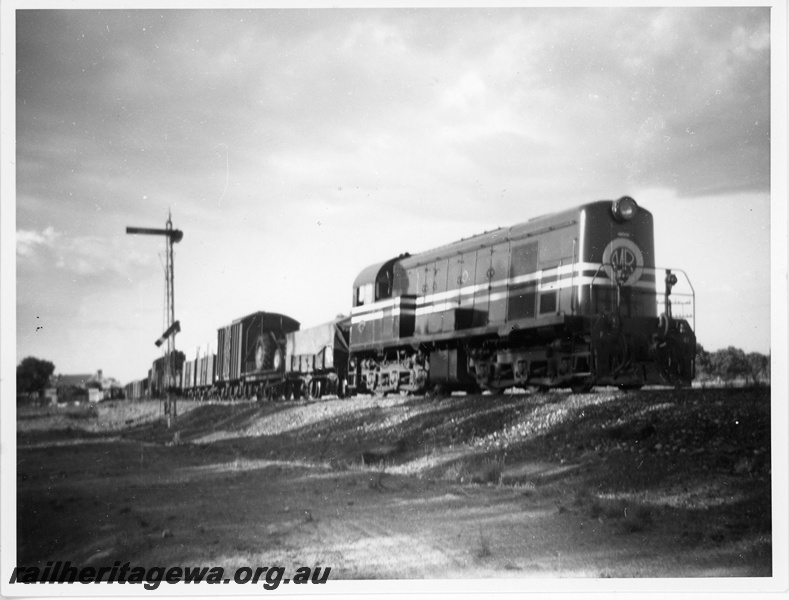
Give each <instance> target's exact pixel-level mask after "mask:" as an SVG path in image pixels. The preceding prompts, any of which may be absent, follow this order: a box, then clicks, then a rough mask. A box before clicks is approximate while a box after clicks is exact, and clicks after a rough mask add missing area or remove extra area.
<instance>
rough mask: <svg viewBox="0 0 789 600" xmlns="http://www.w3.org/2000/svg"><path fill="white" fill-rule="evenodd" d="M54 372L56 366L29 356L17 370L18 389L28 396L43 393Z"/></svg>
mask: <svg viewBox="0 0 789 600" xmlns="http://www.w3.org/2000/svg"><path fill="white" fill-rule="evenodd" d="M54 372H55V365H54V364H52V363H51V362H49V361H48V360H41V359H39V358H34V357H32V356H28V357H27V358H25V359H23V360H22V362H21V363H20V364H19V365H18V366H17V368H16V389H17V391H18V392H23V393H27V394H38V393H41V391H42V390H43V389H44V388H45V387H46V386H47V383H49V378H50V377H51V376H52V373H54Z"/></svg>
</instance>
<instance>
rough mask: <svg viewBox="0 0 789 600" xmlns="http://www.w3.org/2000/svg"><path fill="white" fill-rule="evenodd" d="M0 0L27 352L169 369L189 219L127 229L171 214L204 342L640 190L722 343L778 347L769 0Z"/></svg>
mask: <svg viewBox="0 0 789 600" xmlns="http://www.w3.org/2000/svg"><path fill="white" fill-rule="evenodd" d="M25 6H29V4H28V5H25ZM3 10H4V14H3V17H4V19H5V21H6V25H5V27H6V28H5V30H4V32H8V31H10V32H11V33H12V34H14V33H15V41H14V40H13V39H12V41H11V42H10V43H9V42H4V43H5V44H6V45H5V46H4V47H5V48H10V49H11V51H12V52H15V56H16V58H15V62H16V73H15V78H11V83H12V84H15V91H14V86H13V85H11V86H10V89H11V90H12V91H11V92H10V93H9V92H8V89H9V86H7V85H4V92H3V101H4V102H5V103H6V106H7V105H8V102H9V100H10V101H12V102H13V101H15V108H14V109H13V112H11V113H10V114H11V117H10V120H12V121H13V123H9V122H8V121H9V119H6V120H5V122H4V128H3V129H4V137H5V140H4V143H6V144H7V143H8V139H7V131H8V127H9V126H13V127H15V138H14V139H15V142H16V143H15V145H14V143H13V139H12V141H11V143H10V148H11V149H12V152H15V157H14V161H13V162H12V163H11V164H10V165H9V161H7V160H4V161H3V176H4V178H6V176H10V177H11V179H12V181H13V184H15V190H14V191H13V196H12V200H10V201H9V198H8V195H7V194H6V193H5V192H4V197H3V215H2V216H3V219H2V224H3V237H4V238H5V240H9V239H11V240H13V242H12V244H13V245H12V246H11V251H12V252H14V253H15V256H14V257H13V258H12V259H8V254H9V250H8V247H7V246H6V245H5V243H4V252H5V257H6V260H4V263H3V264H4V272H3V282H4V284H5V285H4V287H6V288H7V287H8V285H7V283H8V282H9V281H11V282H14V283H15V298H14V299H12V301H11V309H10V310H11V311H13V310H14V309H15V318H16V327H15V329H16V362H17V364H18V363H19V362H21V360H22V359H23V358H24V357H26V356H35V357H38V358H42V359H46V360H50V361H51V362H53V363H54V364H55V367H56V372H58V373H64V374H68V373H92V372H96V371H97V370H98V369H101V370H102V371H103V373H104V375H105V376H111V377H115V378H117V379H119V380H120V381H121V382H122V383H127V382H129V381H132V380H136V379H140V378H142V377H145V376H146V374H147V370H148V368H150V364H151V362H152V360H153V359H155V358H157V357H158V356H160V355H161V350H159V349H157V348H156V347H155V346H154V341H155V340H156V339H157V338H158V337H159V335H160V334H161V333H162V332H163V331H164V327H165V314H164V302H165V291H164V267H163V264H164V260H165V242H164V238H159V237H153V236H132V235H127V234H126V233H125V228H126V227H127V226H138V227H153V228H163V227H164V225H165V222H166V221H167V218H168V215H169V214H172V221H173V224H174V227H175V228H177V229H180V230H182V231H183V232H184V237H183V240H182V241H181V242H180V243H179V244H177V245H176V246H175V270H174V272H175V313H176V318H177V319H178V320H180V322H181V329H182V331H181V333H180V334H179V335H178V336H177V341H176V343H177V346H178V348H179V349H181V350H183V351H184V352H185V353H186V355H187V357H188V358H193V357H194V355H195V353H196V351H197V348H198V347H205V346H206V345H207V344H211V347H212V349H214V350H215V346H216V331H217V328H219V327H221V326H224V325H228V324H230V323H231V322H232V321H233V320H235V319H236V318H239V317H241V316H244V315H247V314H249V313H252V312H255V311H258V310H265V311H271V312H281V313H284V314H287V315H289V316H291V317H293V318H295V319H296V320H298V321H300V322H301V324H302V326H304V327H308V326H312V325H316V324H319V323H322V322H325V321H327V320H330V319H332V318H334V317H335V316H336V315H338V314H341V313H342V314H348V312H349V310H350V304H351V286H352V283H353V280H354V278H355V277H356V275H357V274H358V273H359V272H360V271H361V270H362V269H363V268H364V267H366V266H368V265H369V264H372V263H374V262H378V261H382V260H385V259H387V258H391V257H393V256H396V255H399V254H400V253H402V252H406V251H408V252H411V253H415V252H420V251H424V250H429V249H431V248H433V247H436V246H439V245H443V244H446V243H449V242H452V241H455V240H457V239H460V238H463V237H468V236H470V235H473V234H476V233H481V232H482V231H486V230H490V229H494V228H496V227H503V226H510V225H513V224H516V223H519V222H523V221H526V220H528V219H530V218H532V217H536V216H539V215H542V214H545V213H550V212H554V211H558V210H563V209H567V208H571V207H573V206H576V205H579V204H582V203H585V202H589V201H593V200H598V199H615V198H619V197H620V196H623V195H630V196H632V197H634V198H635V199H636V201H637V202H638V203H639V204H640V205H641V206H643V207H645V208H647V209H648V210H650V211H651V212H652V213H653V215H654V218H655V245H656V256H657V259H656V263H657V265H658V266H663V267H675V268H679V269H683V270H684V271H685V272H687V274H688V276H689V277H690V280H691V282H692V284H693V287H694V289H695V292H696V334H697V338H698V341H699V343H701V344H702V345H703V346H704V347H705V348H706V349H707V350H716V349H719V348H723V347H726V346H729V345H734V346H737V347H740V348H742V349H744V350H746V351H748V352H751V351H758V352H762V353H764V354H766V353H768V352H770V351H771V348H772V346H773V345H774V341H775V340H774V336H775V334H776V331H774V329H775V327H777V326H778V325H779V324H777V323H771V314H770V310H771V306H772V305H771V290H772V286H771V283H772V284H773V285H774V282H771V278H772V277H773V274H772V273H771V267H774V266H775V265H774V263H773V257H771V240H772V241H775V240H774V239H773V238H774V236H775V231H776V230H777V231H778V232H779V233H783V232H785V226H786V224H785V222H780V223H778V225H777V226H776V223H775V221H774V220H773V217H774V216H775V214H776V213H775V211H776V206H777V205H776V197H775V191H773V192H772V194H771V188H772V187H774V186H775V181H776V180H779V181H783V179H785V165H784V166H783V167H781V169H783V171H784V173H783V174H781V173H776V170H775V169H776V168H775V166H774V165H775V164H776V163H773V166H772V168H771V158H772V159H774V158H775V156H773V155H771V136H772V138H774V139H773V142H774V141H776V140H785V132H784V131H783V128H784V127H785V117H784V119H783V120H782V121H781V122H780V123H775V122H773V118H772V115H771V67H773V66H774V64H773V61H774V60H775V59H774V58H772V59H771V50H774V46H775V42H774V40H775V39H776V34H777V33H778V31H777V30H776V29H775V27H776V26H775V24H773V27H774V30H773V31H772V32H771V23H770V11H771V9H770V8H769V7H758V6H757V7H744V8H742V7H740V8H735V7H723V8H721V7H696V8H675V7H658V8H644V7H640V8H628V7H620V8H594V7H590V8H534V7H511V8H493V7H491V8H476V9H473V8H439V9H413V8H393V9H359V8H349V9H330V8H313V9H251V10H247V9H221V10H209V9H198V10H174V9H158V8H150V9H117V10H96V9H90V10H54V9H47V10H18V11H16V13H15V16H16V25H15V28H14V26H13V16H14V13H13V12H12V11H11V9H10V8H9V6H8V4H5V5H4V7H3ZM772 10H773V11H775V10H776V8H775V7H773V8H772ZM9 16H10V17H11V23H12V24H11V25H10V26H9V25H8V18H9ZM778 29H782V32H781V33H782V34H784V35H785V24H783V23H782V22H781V21H780V20H779V21H778ZM6 38H7V36H6ZM4 56H6V60H8V59H7V53H6V54H4ZM12 56H13V53H12ZM11 65H12V66H13V63H11ZM5 71H6V73H7V72H8V69H5ZM779 83H780V84H781V85H783V86H785V81H780V82H778V81H773V82H772V85H773V86H774V85H777V84H779ZM8 114H9V113H8V111H6V112H4V115H8ZM778 126H780V128H781V129H780V131H779V132H778V133H777V136H776V132H775V131H774V129H775V128H776V127H778ZM771 130H773V131H772V132H771ZM5 148H6V149H7V148H8V145H6V146H5ZM7 155H8V154H7V153H6V156H7ZM780 156H781V155H779V157H780ZM4 185H6V184H4ZM4 189H7V188H4ZM784 189H785V188H784ZM13 197H15V202H14V201H13ZM778 202H784V203H785V197H779V199H778ZM779 208H780V210H779V212H778V214H781V215H783V216H784V219H782V221H783V220H785V212H781V211H785V208H784V207H779ZM771 226H772V229H771ZM9 260H10V269H9V268H8V266H9ZM9 271H10V272H11V273H12V275H10V276H9V275H8V272H9ZM14 271H15V277H14V275H13V273H14ZM773 271H774V269H773ZM784 283H785V282H784ZM781 289H783V288H781ZM772 291H773V292H774V291H775V290H772ZM13 317H14V315H13V314H9V310H8V309H6V310H5V311H4V315H3V324H4V326H3V332H4V335H6V331H7V324H8V323H9V322H11V323H13ZM777 331H778V335H781V336H782V335H784V332H783V331H782V330H780V329H779V330H777ZM6 354H7V353H6Z"/></svg>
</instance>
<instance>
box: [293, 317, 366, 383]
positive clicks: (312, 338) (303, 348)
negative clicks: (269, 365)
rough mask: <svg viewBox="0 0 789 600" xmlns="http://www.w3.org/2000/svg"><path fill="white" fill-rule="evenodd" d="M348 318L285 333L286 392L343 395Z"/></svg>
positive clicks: (346, 375) (346, 373) (346, 362)
mask: <svg viewBox="0 0 789 600" xmlns="http://www.w3.org/2000/svg"><path fill="white" fill-rule="evenodd" d="M350 322H351V320H350V318H348V317H341V318H337V319H335V320H333V321H329V322H328V323H324V324H322V325H317V326H315V327H310V328H308V329H301V330H298V331H293V332H291V333H288V334H287V335H286V336H285V340H286V349H285V352H286V358H285V373H286V377H287V379H288V381H289V382H290V386H289V389H288V390H286V392H285V395H286V396H288V397H289V396H290V395H291V393H293V395H296V396H303V397H306V398H311V397H321V396H324V395H331V394H336V395H339V396H342V395H344V393H345V385H346V381H347V377H348V333H349V329H350ZM289 391H290V392H291V393H288V392H289Z"/></svg>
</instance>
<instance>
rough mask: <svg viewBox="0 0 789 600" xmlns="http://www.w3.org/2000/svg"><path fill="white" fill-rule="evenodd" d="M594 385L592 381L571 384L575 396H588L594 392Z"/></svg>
mask: <svg viewBox="0 0 789 600" xmlns="http://www.w3.org/2000/svg"><path fill="white" fill-rule="evenodd" d="M592 385H593V383H592V382H591V381H576V382H573V383H572V384H570V389H571V390H572V392H573V394H588V393H589V392H591V391H592Z"/></svg>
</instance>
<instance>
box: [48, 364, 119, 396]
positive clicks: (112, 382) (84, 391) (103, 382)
mask: <svg viewBox="0 0 789 600" xmlns="http://www.w3.org/2000/svg"><path fill="white" fill-rule="evenodd" d="M122 389H123V388H121V385H120V383H119V382H118V380H117V379H114V378H112V377H104V374H103V373H102V371H101V369H99V370H98V371H96V373H93V374H84V375H53V376H52V377H51V378H50V385H49V387H48V388H47V389H46V390H44V396H45V397H46V398H47V399H48V400H49V401H50V402H52V403H56V402H75V401H80V402H101V401H102V400H108V399H110V398H119V397H121V392H122Z"/></svg>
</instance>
